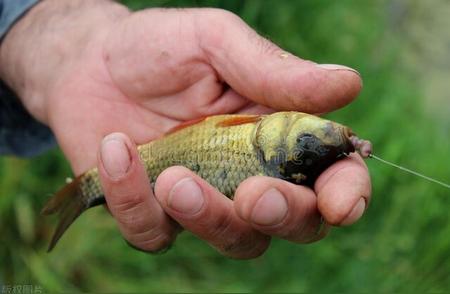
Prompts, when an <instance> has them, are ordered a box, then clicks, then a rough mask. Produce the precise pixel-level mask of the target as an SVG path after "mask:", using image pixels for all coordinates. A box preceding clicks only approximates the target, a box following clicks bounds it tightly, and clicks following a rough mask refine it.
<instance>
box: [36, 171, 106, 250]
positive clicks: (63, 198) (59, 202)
mask: <svg viewBox="0 0 450 294" xmlns="http://www.w3.org/2000/svg"><path fill="white" fill-rule="evenodd" d="M80 184H81V177H77V178H76V179H74V180H73V181H72V182H70V183H69V184H67V185H66V186H64V187H63V188H62V189H61V190H59V191H58V192H57V193H56V195H55V196H53V197H52V198H51V199H50V200H49V201H48V202H47V204H45V206H44V208H43V209H42V211H41V214H43V215H49V214H54V213H57V214H58V217H59V222H58V226H57V227H56V230H55V233H54V234H53V237H52V240H51V242H50V245H49V247H48V250H47V252H50V251H51V250H52V249H53V247H55V245H56V243H57V242H58V240H59V239H60V238H61V236H62V235H63V234H64V232H65V231H66V230H67V228H68V227H69V226H70V225H71V224H72V223H73V222H74V220H75V219H76V218H77V217H78V216H79V215H80V214H81V213H83V212H84V211H85V210H86V209H88V208H90V207H92V206H95V205H98V204H101V203H102V202H101V201H98V200H100V199H97V201H95V203H93V202H90V201H85V200H84V199H83V194H82V191H81V189H80ZM102 198H103V197H102Z"/></svg>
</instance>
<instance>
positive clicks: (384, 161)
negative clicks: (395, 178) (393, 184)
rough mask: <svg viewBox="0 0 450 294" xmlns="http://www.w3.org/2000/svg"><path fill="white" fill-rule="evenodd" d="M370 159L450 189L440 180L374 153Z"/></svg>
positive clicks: (449, 186)
mask: <svg viewBox="0 0 450 294" xmlns="http://www.w3.org/2000/svg"><path fill="white" fill-rule="evenodd" d="M368 157H369V158H373V159H376V160H378V161H380V162H382V163H384V164H387V165H390V166H393V167H395V168H398V169H400V170H402V171H404V172H407V173H410V174H413V175H415V176H418V177H420V178H422V179H425V180H427V181H430V182H433V183H435V184H438V185H441V186H443V187H445V188H447V189H450V185H449V184H446V183H444V182H441V181H438V180H436V179H433V178H431V177H429V176H426V175H424V174H421V173H418V172H416V171H413V170H410V169H408V168H406V167H403V166H400V165H398V164H395V163H392V162H389V161H387V160H385V159H383V158H380V157H378V156H376V155H374V154H372V153H371V154H369V156H368Z"/></svg>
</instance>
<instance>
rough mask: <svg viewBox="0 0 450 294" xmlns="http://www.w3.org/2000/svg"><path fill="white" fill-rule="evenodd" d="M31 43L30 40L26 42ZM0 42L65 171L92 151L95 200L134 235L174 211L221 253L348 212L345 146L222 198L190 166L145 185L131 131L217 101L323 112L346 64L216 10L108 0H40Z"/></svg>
mask: <svg viewBox="0 0 450 294" xmlns="http://www.w3.org/2000/svg"><path fill="white" fill-rule="evenodd" d="M69 2H70V3H69ZM76 5H79V7H77V8H78V9H77V10H76V11H77V12H76V13H74V12H73V11H74V9H73V8H74V7H75V6H76ZM58 7H59V8H60V10H58ZM68 7H69V8H71V9H67V8H68ZM48 13H51V15H52V18H50V21H44V20H47V19H49V17H48ZM30 23H33V24H34V26H30V25H29V24H30ZM73 23H77V24H79V25H77V26H73V25H71V24H73ZM39 24H40V25H42V26H43V27H40V28H39V29H36V25H39ZM83 24H84V25H83ZM92 27H95V30H93V29H92ZM50 28H58V29H53V30H52V29H50ZM38 32H39V33H40V32H43V33H41V34H39V35H36V34H37V33H38ZM37 44H39V45H40V46H41V47H39V48H40V50H35V51H33V50H29V46H32V47H35V48H36V46H38V45H37ZM27 46H28V51H26V49H27ZM18 48H21V49H22V50H23V51H21V50H19V49H18ZM0 50H1V55H0V57H1V60H0V62H1V65H2V68H1V76H2V78H4V79H5V80H6V81H7V83H8V84H9V85H10V86H11V87H12V88H13V89H14V90H15V91H16V92H17V93H18V94H19V95H20V96H21V99H22V101H23V103H24V105H25V106H26V107H27V109H28V110H29V111H30V112H31V113H32V114H33V115H34V116H35V117H36V118H38V119H39V120H41V121H42V122H44V123H46V124H48V125H49V126H50V127H51V129H52V130H53V132H54V133H55V135H56V137H57V140H58V142H59V144H60V146H61V148H62V150H63V152H64V153H65V155H66V156H67V158H68V159H69V161H70V163H71V166H72V168H73V170H74V172H75V173H76V174H80V173H82V172H84V171H85V170H87V169H88V168H91V167H93V166H95V164H96V163H97V165H98V167H99V170H100V176H101V180H102V185H103V188H104V192H105V197H106V200H107V204H108V207H109V209H110V211H111V213H112V215H113V216H114V217H115V218H116V220H117V222H118V225H119V229H120V231H121V232H122V234H123V236H124V237H125V239H127V240H128V241H129V242H130V243H131V244H133V245H134V246H135V247H137V248H140V249H142V250H146V251H158V250H160V249H163V248H165V247H166V246H167V245H169V244H170V243H171V242H173V240H174V239H175V237H176V234H177V232H178V225H177V224H176V223H178V224H180V225H181V226H182V227H183V228H185V229H186V230H189V231H191V232H192V233H193V234H195V235H197V236H199V237H200V238H202V239H204V240H206V241H207V242H208V243H210V244H211V245H213V246H214V247H215V248H217V249H218V250H219V251H220V252H222V253H223V254H225V255H227V256H231V257H235V258H251V257H255V256H258V255H260V254H261V253H263V252H264V251H265V250H266V248H267V247H268V245H269V242H270V237H271V236H277V237H280V238H284V239H287V240H290V241H293V242H298V243H306V242H311V241H315V240H319V239H321V238H323V237H324V236H325V234H326V232H327V231H328V225H327V224H331V225H346V224H351V223H353V222H355V221H356V220H357V219H358V218H359V217H360V216H361V215H362V213H363V212H364V209H365V207H366V205H367V203H368V201H369V197H370V178H369V175H368V172H367V168H366V166H365V164H364V162H363V160H362V159H361V158H360V157H359V156H357V155H352V156H351V157H350V158H347V159H344V160H342V161H339V162H338V163H336V164H334V165H333V166H331V167H330V168H329V169H328V170H326V171H325V172H324V173H323V174H322V175H321V176H320V177H319V178H318V180H317V182H316V184H315V187H314V189H313V190H312V189H309V188H307V187H303V186H297V185H293V184H291V183H288V182H285V181H282V180H279V179H274V178H268V177H252V178H250V179H247V180H246V181H244V182H243V183H242V184H241V185H240V186H239V188H238V190H237V192H236V195H235V200H234V201H231V200H229V199H227V198H226V197H225V196H223V195H221V194H220V193H219V192H218V191H217V190H216V189H215V188H213V187H211V186H210V185H209V184H208V183H207V182H205V181H204V180H202V179H201V178H199V177H198V176H196V175H195V174H194V173H193V172H191V171H189V170H187V169H185V168H182V167H172V168H169V169H167V170H166V171H164V172H163V173H162V174H161V175H159V177H158V180H157V181H156V184H155V189H154V192H153V191H152V189H151V187H150V185H149V183H148V177H147V175H146V174H145V169H144V167H143V166H142V164H141V162H140V161H139V159H138V155H137V151H136V148H135V145H134V144H135V143H136V144H142V143H146V142H148V141H151V140H153V139H155V138H157V137H159V136H161V135H162V134H163V133H164V132H166V131H167V130H169V129H170V128H172V127H173V126H176V125H177V124H179V123H181V122H183V121H186V120H190V119H195V118H198V117H202V116H208V115H213V114H219V113H267V112H272V111H274V110H297V111H304V112H310V113H323V112H327V111H331V110H333V109H336V108H339V107H341V106H343V105H346V104H347V103H349V102H350V101H351V100H352V99H353V98H354V97H356V95H357V94H358V92H359V91H360V88H361V81H360V77H359V75H357V74H356V73H355V72H354V71H353V70H351V69H348V68H344V67H338V66H331V65H325V66H323V65H317V64H315V63H313V62H310V61H305V60H302V59H299V58H297V57H295V56H293V55H291V54H288V53H286V52H285V51H283V50H282V49H280V48H279V47H277V46H275V45H274V44H272V43H270V42H269V41H268V40H266V39H263V38H262V37H260V36H259V35H257V34H256V33H255V32H254V31H253V30H252V29H251V28H249V27H248V26H247V25H246V24H245V23H244V22H242V20H240V19H239V18H238V17H237V16H235V15H233V14H231V13H229V12H225V11H222V10H216V9H187V10H170V9H169V10H168V9H150V10H144V11H140V12H135V13H129V12H128V11H127V10H126V9H125V8H123V7H122V6H120V5H119V4H116V3H112V2H109V1H95V2H94V1H87V0H76V1H74V0H72V1H56V0H53V1H52V0H46V1H43V2H42V3H40V4H38V5H37V6H36V7H35V8H33V9H32V10H31V12H30V13H29V14H28V15H27V16H26V17H24V19H23V20H21V21H20V22H19V23H18V24H17V25H16V26H14V28H13V30H12V31H11V32H10V33H9V34H8V35H7V37H6V39H5V41H4V43H3V44H2V47H1V48H0ZM35 60H40V64H39V63H38V64H37V63H36V61H35ZM43 61H47V62H46V63H43ZM113 132H120V133H119V134H118V133H115V134H112V135H108V134H110V133H113ZM124 134H127V135H128V136H129V137H128V136H126V135H124ZM107 135H108V136H107ZM105 136H106V137H105ZM103 138H104V139H103ZM130 138H131V139H130ZM99 146H101V147H100V148H99ZM98 149H100V150H99V151H98V161H97V150H98ZM321 216H323V218H324V220H325V221H326V224H324V225H322V224H321V222H322V218H321ZM321 228H322V229H321Z"/></svg>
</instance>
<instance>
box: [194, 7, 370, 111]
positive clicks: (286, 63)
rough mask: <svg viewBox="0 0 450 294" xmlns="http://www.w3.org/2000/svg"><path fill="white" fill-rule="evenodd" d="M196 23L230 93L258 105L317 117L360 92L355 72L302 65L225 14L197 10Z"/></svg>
mask: <svg viewBox="0 0 450 294" xmlns="http://www.w3.org/2000/svg"><path fill="white" fill-rule="evenodd" d="M198 19H199V24H198V26H197V27H198V30H199V34H198V36H199V38H200V44H201V47H202V49H203V50H204V52H205V54H206V55H207V56H208V60H209V61H210V62H211V64H212V65H213V67H214V68H215V69H216V70H217V72H218V73H219V75H220V76H222V78H223V79H224V80H225V81H226V82H227V83H228V84H229V85H230V86H231V87H232V88H233V89H235V90H236V91H237V92H238V93H239V94H241V95H242V96H244V97H248V98H249V99H252V100H253V101H255V102H257V103H261V104H263V105H266V106H269V107H271V108H274V109H279V110H301V111H305V112H310V113H319V112H327V111H331V110H333V109H336V108H339V107H342V106H344V105H346V104H348V103H349V102H350V101H352V100H353V99H354V98H355V97H356V96H357V94H358V93H359V91H360V90H361V87H362V84H361V78H360V75H359V74H358V73H357V71H356V70H354V69H351V68H348V67H345V66H341V65H331V64H327V65H317V64H315V63H313V62H310V61H306V60H302V59H300V58H298V57H296V56H294V55H292V54H289V53H287V52H286V51H284V50H282V49H281V48H279V47H278V46H276V45H275V44H273V43H272V42H270V41H268V40H266V39H264V38H263V37H261V36H259V35H258V34H257V33H256V32H255V31H254V30H253V29H251V28H250V27H249V26H248V25H247V24H246V23H244V22H243V21H242V20H241V19H240V18H239V17H237V16H236V15H234V14H232V13H230V12H226V11H224V10H212V9H211V10H201V11H199V12H198ZM217 32H221V33H220V34H217Z"/></svg>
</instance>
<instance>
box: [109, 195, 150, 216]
mask: <svg viewBox="0 0 450 294" xmlns="http://www.w3.org/2000/svg"><path fill="white" fill-rule="evenodd" d="M109 198H110V199H109V202H108V204H109V208H110V209H112V210H113V211H116V212H119V213H129V212H131V213H132V212H134V210H135V209H136V207H139V205H140V204H141V203H142V202H143V201H144V198H143V195H141V194H139V193H133V194H125V195H123V194H122V195H117V196H113V197H109ZM111 198H112V199H111Z"/></svg>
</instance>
